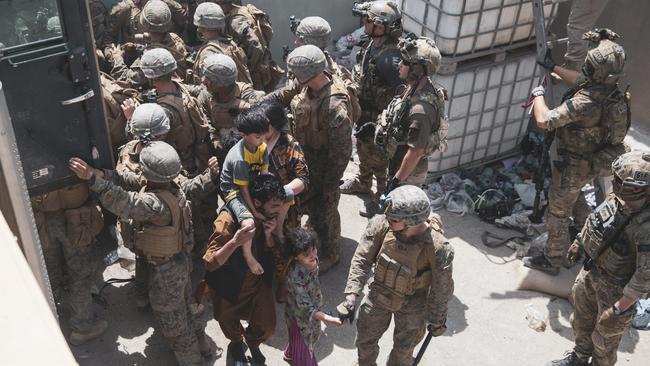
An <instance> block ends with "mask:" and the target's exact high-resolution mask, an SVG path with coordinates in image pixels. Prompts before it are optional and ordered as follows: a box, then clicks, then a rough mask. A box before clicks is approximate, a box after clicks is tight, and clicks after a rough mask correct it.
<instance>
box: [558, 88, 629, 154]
mask: <svg viewBox="0 0 650 366" xmlns="http://www.w3.org/2000/svg"><path fill="white" fill-rule="evenodd" d="M569 97H577V99H578V101H579V100H580V99H581V98H588V99H591V100H593V101H595V102H597V103H598V104H599V105H600V110H599V111H598V113H597V114H595V115H594V116H593V118H586V119H581V120H580V121H576V122H573V123H570V124H568V125H566V126H563V127H561V128H559V129H558V137H559V138H560V145H559V149H561V150H564V151H567V152H569V153H570V154H574V155H577V156H578V157H581V158H583V159H587V160H590V159H591V158H592V157H593V156H591V155H592V154H594V153H597V152H599V151H601V150H603V149H604V148H606V147H608V146H613V145H617V144H621V143H622V142H623V139H624V138H625V136H626V135H627V131H628V130H629V128H630V113H629V105H628V100H629V94H627V93H623V92H621V91H620V90H618V89H614V90H607V89H606V88H605V86H603V85H587V86H586V87H585V88H582V89H578V91H577V92H576V93H575V94H574V95H572V96H569Z"/></svg>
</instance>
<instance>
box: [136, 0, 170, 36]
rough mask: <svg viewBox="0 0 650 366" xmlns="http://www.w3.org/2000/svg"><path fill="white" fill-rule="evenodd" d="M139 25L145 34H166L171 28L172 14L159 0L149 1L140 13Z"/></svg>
mask: <svg viewBox="0 0 650 366" xmlns="http://www.w3.org/2000/svg"><path fill="white" fill-rule="evenodd" d="M140 25H141V26H142V29H143V30H144V31H145V32H157V33H164V32H168V31H169V30H170V29H171V27H172V12H171V10H169V6H167V4H165V3H164V2H163V1H160V0H150V1H148V2H147V5H145V6H144V8H143V9H142V12H141V13H140Z"/></svg>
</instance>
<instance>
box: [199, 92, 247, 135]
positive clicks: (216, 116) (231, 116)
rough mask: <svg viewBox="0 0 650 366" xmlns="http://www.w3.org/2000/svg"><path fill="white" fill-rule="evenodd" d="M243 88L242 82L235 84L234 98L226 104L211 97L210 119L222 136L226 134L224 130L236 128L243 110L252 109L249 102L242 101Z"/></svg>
mask: <svg viewBox="0 0 650 366" xmlns="http://www.w3.org/2000/svg"><path fill="white" fill-rule="evenodd" d="M242 86H243V84H242V83H240V82H237V83H235V87H234V90H233V97H232V98H231V99H230V101H228V102H226V103H219V102H217V100H216V98H215V97H214V96H212V95H211V96H210V107H209V110H208V113H209V115H208V119H209V120H210V122H211V123H212V126H214V128H216V129H217V130H218V131H219V133H220V134H221V133H222V132H225V131H224V130H231V129H233V128H235V117H236V116H237V115H238V114H239V113H240V112H241V111H242V110H245V109H248V108H250V107H251V104H250V103H249V102H247V101H245V100H243V99H241V91H242Z"/></svg>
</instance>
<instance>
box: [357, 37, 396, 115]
mask: <svg viewBox="0 0 650 366" xmlns="http://www.w3.org/2000/svg"><path fill="white" fill-rule="evenodd" d="M377 48H379V50H377ZM362 52H363V54H362V56H361V59H360V60H359V62H357V64H356V65H355V66H354V68H353V70H352V76H353V80H354V81H355V82H356V83H357V85H358V87H359V93H358V95H359V102H360V103H361V105H362V107H363V110H364V112H366V113H368V112H370V114H371V115H370V116H368V117H364V118H363V119H362V120H361V121H360V122H361V123H365V122H372V121H374V119H375V118H376V116H377V115H378V114H379V113H381V111H382V110H384V109H385V108H386V107H387V106H388V103H390V101H391V99H392V98H393V96H394V95H395V88H394V87H393V86H390V85H382V84H383V83H382V82H381V79H380V77H379V75H380V74H381V70H380V69H379V66H378V64H379V63H380V62H382V60H383V59H384V58H388V57H390V56H389V53H392V52H399V50H398V49H397V43H396V42H395V41H393V40H387V41H386V43H384V44H382V45H381V46H374V45H373V42H372V41H371V42H369V43H368V46H367V47H366V48H365V49H364V50H363V51H362Z"/></svg>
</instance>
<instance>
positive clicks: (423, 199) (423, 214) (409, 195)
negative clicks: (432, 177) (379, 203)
mask: <svg viewBox="0 0 650 366" xmlns="http://www.w3.org/2000/svg"><path fill="white" fill-rule="evenodd" d="M384 213H385V214H386V218H388V219H390V220H398V221H402V222H404V223H405V224H406V226H416V225H419V224H421V223H423V222H425V221H426V220H427V218H428V217H429V214H430V213H431V205H430V203H429V197H427V194H426V193H424V191H423V190H422V189H420V188H418V187H416V186H412V185H405V186H400V187H397V188H395V189H394V190H392V191H391V192H390V193H389V194H388V198H387V207H386V210H385V211H384Z"/></svg>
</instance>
